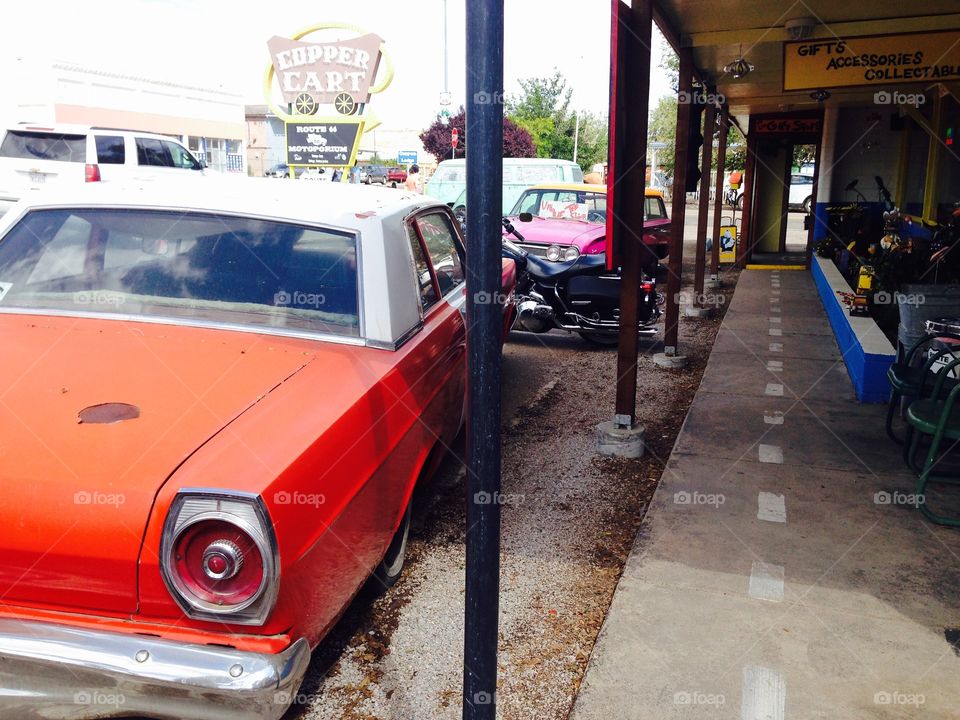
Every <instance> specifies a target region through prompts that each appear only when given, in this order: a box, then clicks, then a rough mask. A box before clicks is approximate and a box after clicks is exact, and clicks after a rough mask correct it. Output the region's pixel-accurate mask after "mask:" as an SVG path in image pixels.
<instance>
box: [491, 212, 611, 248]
mask: <svg viewBox="0 0 960 720" xmlns="http://www.w3.org/2000/svg"><path fill="white" fill-rule="evenodd" d="M513 225H514V227H515V228H516V229H517V232H519V233H520V234H521V235H523V238H524V242H528V243H535V244H537V245H576V247H577V249H578V250H579V251H580V252H581V254H586V255H593V254H595V253H602V252H604V251H605V250H606V243H605V240H604V238H605V237H606V235H607V226H606V225H603V224H598V223H588V222H584V221H582V220H553V219H547V218H539V217H534V218H533V220H532V221H531V222H528V223H525V222H520V221H519V220H518V219H517V218H513ZM504 234H506V231H504ZM510 239H511V240H514V241H515V240H516V238H514V237H513V236H512V235H511V236H510Z"/></svg>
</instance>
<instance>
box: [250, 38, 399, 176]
mask: <svg viewBox="0 0 960 720" xmlns="http://www.w3.org/2000/svg"><path fill="white" fill-rule="evenodd" d="M343 31H348V33H347V34H349V33H356V35H355V37H347V38H344V37H343V35H344V32H343ZM308 36H310V37H309V38H308ZM305 38H307V39H305ZM267 49H268V50H269V51H270V65H269V66H268V68H267V73H266V76H265V79H264V88H263V91H264V97H265V98H266V100H267V105H268V106H269V108H270V109H271V110H272V111H273V113H274V114H275V115H276V116H277V117H278V118H280V119H281V120H283V121H284V125H285V128H286V140H287V153H286V154H287V165H289V166H290V167H291V168H294V167H324V166H326V167H329V166H334V167H352V166H353V165H354V164H355V163H356V159H357V151H358V149H359V147H360V139H361V138H362V137H363V133H364V132H365V131H367V130H372V129H373V128H375V127H376V126H377V125H379V121H378V120H377V119H376V117H375V116H374V115H373V114H372V113H371V112H370V110H369V103H370V98H371V96H372V95H374V94H375V93H379V92H382V91H383V90H385V89H386V88H387V86H388V85H389V84H390V82H391V81H392V80H393V64H392V63H391V61H390V56H389V55H388V54H387V52H386V50H385V49H384V43H383V39H382V38H381V37H380V36H379V35H376V34H374V33H370V32H366V31H364V30H361V29H360V28H358V27H356V26H354V25H349V24H346V23H322V24H319V25H313V26H311V27H309V28H306V29H305V30H301V31H300V32H298V33H295V34H294V35H293V36H292V37H289V38H285V37H280V36H278V35H275V36H274V37H272V38H270V39H269V40H268V41H267ZM277 93H279V96H280V97H282V98H283V104H284V105H285V106H286V107H282V106H281V105H280V104H277V103H275V102H274V97H275V95H276V94H277ZM323 107H327V108H332V111H333V112H332V113H331V112H330V111H329V110H327V111H326V112H325V113H320V109H321V108H323ZM291 175H293V171H292V170H291ZM347 179H348V176H347V173H344V174H343V177H342V181H343V182H346V180H347Z"/></svg>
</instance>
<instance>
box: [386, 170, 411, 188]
mask: <svg viewBox="0 0 960 720" xmlns="http://www.w3.org/2000/svg"><path fill="white" fill-rule="evenodd" d="M406 181H407V170H406V168H403V167H399V166H398V167H391V168H388V169H387V182H388V183H390V187H396V186H397V185H403V183H405V182H406Z"/></svg>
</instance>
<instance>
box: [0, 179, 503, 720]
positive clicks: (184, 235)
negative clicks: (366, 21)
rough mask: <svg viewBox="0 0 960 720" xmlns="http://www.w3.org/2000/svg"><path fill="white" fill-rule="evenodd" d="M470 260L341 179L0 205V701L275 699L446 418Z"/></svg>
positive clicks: (184, 705)
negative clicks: (1, 209) (0, 388)
mask: <svg viewBox="0 0 960 720" xmlns="http://www.w3.org/2000/svg"><path fill="white" fill-rule="evenodd" d="M463 263H464V251H463V245H462V241H461V236H460V234H459V229H458V226H457V224H456V222H455V220H454V218H453V217H452V215H451V213H450V211H449V209H448V208H446V207H445V206H443V205H442V204H441V203H438V202H436V201H434V200H431V199H429V198H424V197H423V196H422V195H416V196H414V195H411V194H408V193H398V192H392V191H387V190H370V189H366V188H363V189H361V188H357V187H354V186H351V185H342V186H330V187H328V188H325V189H324V191H323V192H320V193H318V192H317V191H316V189H315V188H312V187H308V186H304V185H300V184H298V183H274V182H272V181H268V180H266V179H244V180H243V181H242V182H237V183H223V184H217V185H216V186H215V187H213V186H211V185H208V184H206V183H200V184H195V185H189V186H185V185H184V184H182V183H162V184H161V183H157V184H153V185H145V184H140V185H122V184H119V183H117V184H113V185H110V184H103V185H83V184H78V185H76V186H68V185H66V184H64V186H63V187H62V188H61V189H58V190H57V191H49V192H47V193H45V194H43V195H41V194H39V193H37V194H36V195H35V196H33V197H30V198H29V199H27V200H24V201H22V202H21V203H20V204H19V205H17V206H15V207H14V208H12V210H11V211H10V212H9V213H7V216H6V217H5V218H3V220H2V221H0V279H2V282H0V343H2V346H3V369H4V375H5V376H6V377H10V378H16V379H17V382H15V383H6V385H5V386H4V406H5V409H6V410H7V412H5V413H0V436H2V437H3V452H2V453H0V485H2V487H3V503H0V523H2V525H3V526H4V527H7V528H15V531H12V532H5V533H3V534H2V535H0V596H2V597H3V603H2V604H0V667H2V668H3V670H2V672H0V697H2V698H3V712H2V713H0V714H3V716H4V717H10V718H41V717H42V718H67V717H69V718H72V719H74V720H89V719H91V718H102V717H105V716H113V715H116V714H121V715H122V716H124V717H130V716H149V717H154V718H157V717H163V718H180V719H183V720H191V719H197V720H212V719H215V720H226V719H228V718H229V719H233V718H237V719H239V720H247V719H254V718H256V719H258V720H260V719H263V718H267V719H271V720H272V719H275V718H279V717H280V716H281V715H283V714H284V712H285V711H286V709H287V705H288V704H289V703H290V700H291V699H292V698H294V697H295V696H296V692H297V688H298V686H299V684H300V681H301V679H302V677H303V675H304V672H305V670H306V668H307V664H308V662H309V660H310V652H311V648H313V647H315V646H316V645H317V643H318V642H320V640H321V639H322V638H323V637H324V635H325V634H326V633H327V632H328V630H329V629H330V628H331V627H332V626H333V624H334V622H335V621H336V619H337V618H338V616H339V615H340V614H341V613H342V612H343V610H344V609H345V607H346V606H347V604H348V603H349V602H350V601H351V599H352V598H353V597H354V595H355V594H356V593H357V592H358V590H359V589H360V588H361V586H363V585H364V584H365V583H367V582H368V581H369V582H371V583H372V584H373V585H374V586H375V587H378V588H381V589H383V588H386V587H388V586H390V585H391V584H392V583H394V582H395V581H396V580H397V578H398V577H399V576H400V573H401V570H402V567H403V562H404V555H405V551H406V542H407V536H408V531H409V527H410V516H411V510H410V499H411V496H412V493H413V489H414V486H415V485H416V484H417V483H418V482H420V481H422V480H423V479H424V478H425V477H427V476H428V475H429V474H430V473H431V472H432V471H433V470H434V469H435V468H436V467H437V465H438V462H439V460H440V459H441V458H442V456H443V452H444V449H445V448H446V447H447V446H448V445H449V444H450V443H451V441H452V440H453V438H454V436H455V435H456V434H457V432H458V431H459V429H460V427H461V423H462V422H463V418H464V389H465V383H466V370H465V352H466V351H465V337H464V335H465V327H464V317H463V314H462V312H461V309H462V307H463V304H464V302H465V295H464V292H465V283H464V265H463ZM512 278H515V273H514V271H513V264H512V262H510V261H508V262H507V263H505V264H504V290H503V293H502V295H503V296H505V297H508V298H512V296H513V286H512V284H511V283H512ZM500 302H504V301H502V300H500ZM510 302H512V301H507V302H506V303H505V304H504V313H505V317H507V316H510V317H512V307H511V306H510ZM371 574H372V577H373V579H372V580H371V579H370V578H371ZM117 695H119V697H121V698H122V704H120V705H119V706H116V707H115V706H108V704H107V703H108V702H109V701H108V700H107V701H98V700H97V698H98V697H104V698H109V697H116V696H117ZM121 711H122V712H121Z"/></svg>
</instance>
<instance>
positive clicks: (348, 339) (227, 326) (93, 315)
mask: <svg viewBox="0 0 960 720" xmlns="http://www.w3.org/2000/svg"><path fill="white" fill-rule="evenodd" d="M0 315H25V316H28V315H36V316H40V317H69V318H89V319H91V320H117V321H120V322H135V323H149V324H151V325H175V326H181V327H195V328H200V329H205V330H227V331H230V332H240V333H252V334H254V335H273V336H277V337H290V338H298V339H301V340H316V341H319V342H332V343H337V344H340V345H355V346H362V345H364V338H362V337H355V336H350V335H333V334H332V333H318V332H311V331H310V330H285V329H283V328H272V327H267V326H261V325H239V324H236V323H222V322H215V321H209V322H207V321H203V320H184V319H183V318H170V317H163V316H156V317H145V316H143V315H129V314H121V313H98V312H91V311H88V310H36V309H33V308H17V307H10V308H0Z"/></svg>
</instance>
